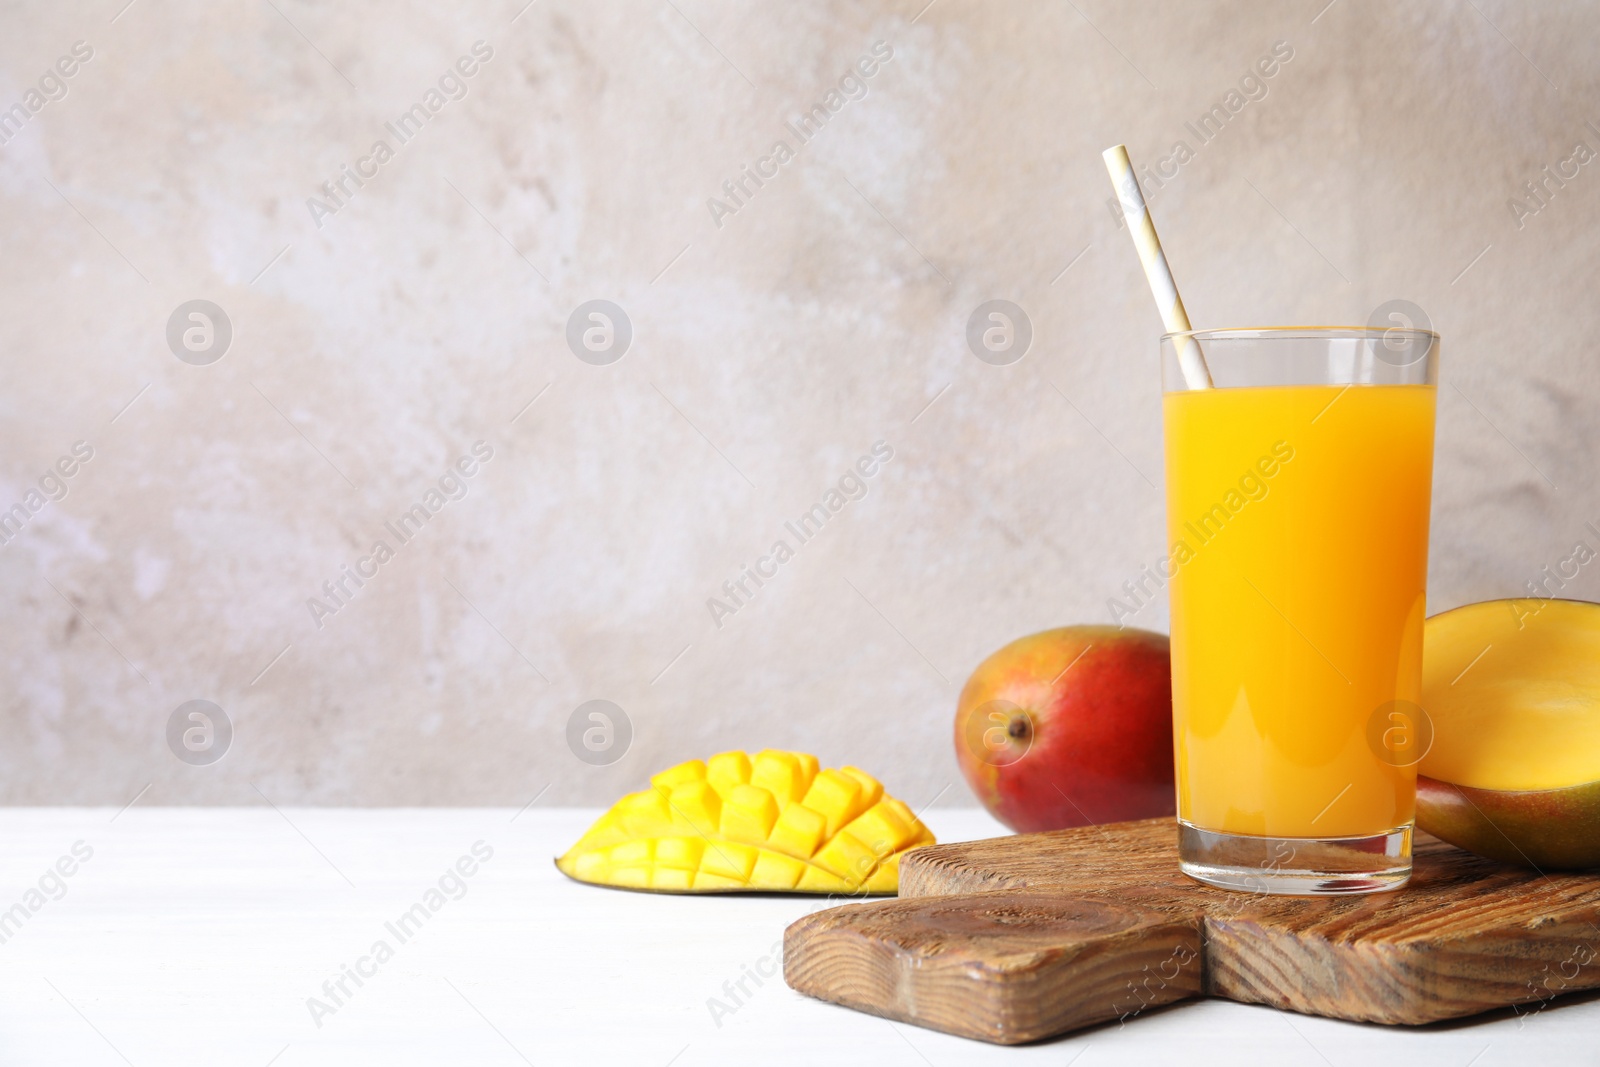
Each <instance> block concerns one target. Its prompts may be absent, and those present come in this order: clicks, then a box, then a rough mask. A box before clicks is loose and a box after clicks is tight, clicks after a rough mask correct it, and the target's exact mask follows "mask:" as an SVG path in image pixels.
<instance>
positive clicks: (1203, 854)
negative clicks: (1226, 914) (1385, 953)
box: [1178, 819, 1411, 896]
mask: <svg viewBox="0 0 1600 1067" xmlns="http://www.w3.org/2000/svg"><path fill="white" fill-rule="evenodd" d="M1178 866H1179V867H1180V868H1181V869H1182V871H1183V873H1184V874H1187V875H1188V876H1189V877H1190V878H1193V879H1195V880H1196V881H1198V882H1204V883H1205V884H1206V885H1210V886H1216V887H1217V888H1218V889H1232V890H1235V891H1237V892H1242V893H1263V894H1273V895H1288V896H1326V895H1330V894H1333V895H1338V894H1346V893H1382V892H1385V891H1387V890H1391V889H1399V888H1400V887H1401V886H1403V885H1405V884H1406V882H1408V881H1410V879H1411V827H1410V826H1401V827H1397V828H1396V829H1393V830H1388V831H1385V832H1384V833H1381V834H1372V835H1370V836H1366V837H1255V836H1252V835H1247V834H1225V833H1221V832H1219V831H1216V830H1202V829H1201V828H1200V827H1198V826H1194V825H1192V824H1190V823H1187V822H1184V821H1183V820H1182V819H1179V820H1178Z"/></svg>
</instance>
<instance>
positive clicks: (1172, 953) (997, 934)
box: [783, 818, 1600, 1044]
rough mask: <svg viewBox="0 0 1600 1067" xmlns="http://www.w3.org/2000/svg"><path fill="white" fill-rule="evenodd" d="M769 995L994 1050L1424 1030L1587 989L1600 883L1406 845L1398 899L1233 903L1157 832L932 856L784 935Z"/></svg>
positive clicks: (1037, 840) (953, 848) (1046, 837)
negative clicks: (1218, 1032) (1109, 1037)
mask: <svg viewBox="0 0 1600 1067" xmlns="http://www.w3.org/2000/svg"><path fill="white" fill-rule="evenodd" d="M783 976H784V979H785V981H787V982H788V983H789V985H790V986H792V987H794V988H795V989H797V990H799V991H800V992H802V993H806V994H809V995H811V996H814V997H819V998H821V999H823V1000H829V1001H833V1002H834V1003H837V1004H843V1005H845V1006H846V1007H850V1008H856V1009H858V1010H860V1011H866V1012H872V1013H873V1014H876V1015H883V1016H887V1017H888V1018H891V1019H898V1020H901V1021H903V1022H909V1023H916V1024H917V1025H919V1026H926V1027H929V1028H930V1029H934V1030H943V1031H945V1032H946V1033H952V1034H960V1035H962V1036H964V1037H973V1038H979V1039H981V1040H984V1041H993V1042H998V1043H1000V1044H1016V1043H1019V1042H1023V1041H1033V1040H1037V1039H1039V1038H1043V1037H1050V1036H1052V1035H1055V1034H1061V1033H1065V1032H1066V1031H1068V1030H1074V1029H1077V1028H1079V1027H1083V1026H1089V1025H1092V1024H1095V1023H1100V1022H1106V1021H1109V1020H1116V1019H1122V1020H1128V1019H1131V1018H1134V1017H1136V1016H1138V1015H1139V1014H1140V1013H1142V1012H1144V1011H1146V1010H1148V1009H1150V1008H1154V1007H1157V1006H1159V1005H1162V1004H1170V1003H1172V1002H1174V1001H1179V1000H1185V999H1187V998H1189V997H1200V996H1213V997H1226V998H1228V999H1230V1000H1237V1001H1244V1002H1246V1003H1252V1004H1270V1005H1272V1006H1273V1007H1277V1008H1285V1009H1288V1010H1290V1011H1297V1012H1304V1013H1306V1014H1310V1015H1325V1016H1329V1017H1332V1018H1336V1019H1357V1020H1361V1021H1365V1022H1378V1023H1426V1022H1433V1021H1436V1020H1439V1019H1451V1018H1457V1017H1459V1016H1463V1015H1472V1014H1474V1013H1476V1012H1481V1011H1487V1010H1489V1009H1491V1008H1501V1007H1505V1006H1507V1005H1512V1004H1533V1003H1537V1002H1543V1001H1546V1000H1549V999H1550V998H1551V997H1553V996H1556V995H1558V994H1560V993H1567V992H1573V991H1577V990H1582V989H1594V988H1597V987H1600V874H1550V875H1544V874H1540V873H1537V872H1534V871H1528V870H1521V869H1518V868H1514V867H1505V866H1501V865H1500V864H1497V863H1493V862H1491V861H1489V860H1484V859H1479V858H1478V857H1476V856H1473V855H1471V854H1469V853H1466V852H1462V851H1460V850H1459V849H1456V848H1453V847H1451V846H1450V845H1446V844H1445V843H1443V842H1442V841H1438V840H1436V839H1434V838H1431V837H1429V836H1427V835H1426V834H1419V835H1418V842H1417V845H1416V849H1415V872H1414V874H1413V875H1412V879H1411V882H1410V884H1409V885H1407V886H1406V887H1405V888H1403V889H1400V890H1397V891H1395V892H1390V893H1375V894H1369V895H1362V896H1345V897H1272V896H1260V895H1255V894H1248V893H1233V892H1226V891H1223V890H1218V889H1211V888H1209V887H1207V886H1203V885H1200V884H1199V883H1197V882H1194V881H1191V880H1190V879H1189V878H1186V877H1185V876H1184V875H1182V874H1180V873H1179V872H1178V856H1177V827H1176V824H1175V823H1174V821H1173V820H1172V819H1170V818H1168V819H1147V820H1144V821H1142V822H1129V823H1116V824H1112V825H1108V826H1089V827H1082V828H1080V829H1075V830H1057V831H1054V832H1051V833H1045V834H1024V835H1021V836H1017V837H1003V838H995V839H992V840H988V841H973V842H968V843H964V844H957V845H933V846H930V847H927V848H922V849H917V850H915V851H913V852H909V853H907V854H906V855H905V856H904V857H903V858H902V859H901V863H900V896H899V898H898V899H896V900H890V901H885V902H881V903H863V904H849V905H846V906H844V907H838V908H830V909H829V910H827V911H822V912H818V913H816V914H814V915H810V916H807V917H806V918H804V919H801V920H800V921H799V922H796V923H794V924H793V925H792V926H790V927H789V929H788V930H787V931H786V932H785V933H784V939H783ZM1529 1010H1532V1009H1529Z"/></svg>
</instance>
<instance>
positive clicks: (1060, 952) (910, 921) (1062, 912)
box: [783, 892, 1201, 1045]
mask: <svg viewBox="0 0 1600 1067" xmlns="http://www.w3.org/2000/svg"><path fill="white" fill-rule="evenodd" d="M1198 918H1199V916H1194V917H1192V918H1191V919H1190V920H1189V921H1183V920H1181V919H1177V918H1174V917H1173V916H1171V915H1167V914H1164V913H1162V912H1159V911H1155V910H1152V909H1149V908H1141V907H1138V906H1136V905H1129V904H1121V903H1117V902H1114V901H1111V900H1106V899H1102V898H1094V897H1067V896H1062V895H1059V894H1055V893H1049V892H1046V893H1029V892H1021V893H1017V892H993V893H982V894H978V895H975V896H954V897H923V898H920V899H912V900H896V901H894V902H892V903H888V904H882V905H878V906H875V907H871V908H859V907H854V906H845V907H840V908H831V909H829V910H828V911H824V912H819V913H817V914H815V915H812V916H808V917H807V918H805V919H802V920H800V921H799V922H797V923H795V924H794V925H792V926H790V927H789V929H788V930H787V931H786V932H785V934H784V951H783V975H784V980H785V981H787V982H788V983H789V985H790V986H792V987H793V988H795V989H798V990H800V991H801V992H803V993H809V994H811V995H813V996H818V997H822V998H823V999H826V1000H832V1001H834V1002H836V1003H839V1004H843V1005H845V1006H847V1007H851V1008H856V1009H859V1010H862V1011H868V1012H872V1013H874V1014H877V1015H884V1016H887V1017H889V1018H891V1019H900V1020H902V1021H905V1022H911V1023H919V1024H922V1025H928V1022H927V1020H930V1019H932V1020H937V1024H938V1025H937V1027H936V1028H937V1029H940V1030H944V1031H946V1032H947V1033H954V1034H961V1035H963V1036H965V1037H975V1038H979V1039H981V1040H984V1041H993V1042H996V1043H999V1044H1006V1045H1010V1044H1016V1043H1019V1042H1023V1041H1033V1040H1036V1039H1038V1038H1041V1037H1048V1036H1049V1035H1051V1034H1058V1033H1061V1032H1063V1031H1065V1030H1073V1029H1077V1028H1078V1027H1081V1026H1088V1025H1091V1024H1093V1023H1097V1022H1105V1021H1106V1020H1109V1019H1115V1018H1117V1017H1119V1016H1121V1015H1124V1014H1126V1013H1128V1012H1129V1011H1131V1010H1133V1009H1136V1008H1137V1009H1142V1008H1143V1007H1145V1006H1149V1005H1151V1004H1168V1003H1171V1002H1173V1001H1176V1000H1182V999H1184V998H1187V997H1192V996H1197V995H1199V993H1200V990H1201V986H1200V966H1199V958H1200V925H1199V922H1198V921H1197V920H1198ZM1144 968H1149V969H1153V970H1156V971H1157V972H1160V973H1170V979H1169V980H1165V981H1162V982H1161V983H1159V985H1154V986H1152V987H1151V988H1149V989H1147V990H1145V991H1144V992H1143V993H1142V994H1140V993H1136V992H1135V991H1134V990H1133V989H1132V988H1130V987H1129V983H1128V975H1129V973H1130V972H1139V971H1140V970H1141V969H1144Z"/></svg>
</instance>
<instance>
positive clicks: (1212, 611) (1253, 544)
mask: <svg viewBox="0 0 1600 1067" xmlns="http://www.w3.org/2000/svg"><path fill="white" fill-rule="evenodd" d="M1194 345H1198V347H1199V352H1200V354H1201V356H1202V357H1203V360H1204V364H1205V366H1206V368H1207V370H1208V372H1209V378H1210V381H1209V382H1206V381H1203V380H1201V381H1196V376H1195V374H1194V373H1192V372H1191V373H1190V374H1189V375H1188V376H1187V377H1186V376H1185V374H1184V373H1183V368H1182V366H1181V364H1180V358H1179V357H1180V355H1181V354H1184V350H1185V349H1189V350H1190V351H1189V353H1188V356H1189V358H1190V359H1191V360H1192V358H1193V352H1192V347H1191V346H1194ZM1438 359H1439V338H1438V335H1436V334H1434V333H1432V332H1430V331H1428V330H1421V329H1388V330H1384V329H1379V328H1359V327H1348V328H1339V327H1287V328H1275V329H1241V330H1203V331H1185V332H1181V333H1169V334H1167V335H1166V336H1164V337H1163V338H1162V383H1163V398H1162V403H1163V424H1164V429H1165V437H1166V495H1167V533H1168V543H1169V546H1170V549H1171V554H1170V557H1169V560H1168V562H1167V563H1166V564H1165V566H1164V568H1163V570H1164V572H1170V583H1169V593H1170V597H1171V607H1172V713H1173V745H1174V753H1175V759H1176V772H1177V794H1178V796H1177V800H1178V825H1179V861H1180V864H1181V866H1182V869H1183V871H1184V873H1186V874H1188V875H1189V876H1191V877H1193V878H1195V879H1198V880H1199V881H1202V882H1205V883H1207V884H1210V885H1214V886H1218V887H1222V888H1226V889H1235V890H1245V891H1253V892H1260V893H1290V894H1325V893H1364V892H1373V891H1378V890H1387V889H1397V888H1399V887H1400V886H1402V885H1404V884H1405V882H1406V880H1407V879H1408V878H1409V877H1410V875H1411V833H1412V821H1413V818H1414V811H1415V802H1416V763H1417V761H1418V760H1420V759H1421V757H1422V756H1423V755H1424V751H1422V750H1421V749H1422V748H1423V746H1424V745H1425V742H1426V740H1427V739H1426V738H1425V737H1423V736H1422V735H1423V734H1424V733H1426V729H1427V724H1426V717H1425V716H1424V715H1423V713H1422V711H1421V709H1420V708H1419V706H1418V704H1417V701H1418V700H1419V699H1420V696H1421V675H1422V623H1423V618H1424V616H1425V613H1426V607H1425V604H1426V599H1425V594H1426V586H1427V575H1428V509H1429V495H1430V492H1431V488H1432V479H1433V427H1434V407H1435V397H1436V380H1437V375H1438Z"/></svg>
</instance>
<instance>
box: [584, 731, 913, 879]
mask: <svg viewBox="0 0 1600 1067" xmlns="http://www.w3.org/2000/svg"><path fill="white" fill-rule="evenodd" d="M650 782H651V788H650V789H647V790H644V791H642V792H639V793H630V794H629V795H627V796H625V797H623V798H622V799H621V800H619V801H617V803H616V804H615V805H613V806H612V808H611V810H609V811H607V812H606V813H605V814H604V815H602V816H601V817H600V818H599V819H598V820H597V821H596V822H595V824H594V825H593V826H591V827H590V828H589V830H588V831H587V832H586V833H585V834H584V835H583V837H582V838H580V839H579V840H578V843H577V844H575V845H573V846H572V848H571V849H569V850H568V851H567V853H566V854H565V855H564V856H562V857H560V858H559V859H557V860H556V866H557V867H558V868H560V870H561V871H562V873H564V874H566V875H567V876H568V877H570V878H573V879H575V880H577V881H580V882H591V883H594V884H598V885H613V886H623V887H626V888H629V889H650V890H655V891H659V892H671V893H708V892H729V891H768V892H771V891H782V892H801V893H860V894H879V893H890V894H892V893H894V892H895V891H896V890H897V888H898V885H899V877H898V872H899V869H900V856H901V855H902V854H903V853H905V852H906V851H907V850H908V849H911V848H916V847H918V846H921V845H931V844H933V843H934V840H933V834H931V833H930V832H929V831H928V828H927V827H926V826H924V825H923V824H922V822H921V820H919V819H918V818H917V817H916V816H915V815H913V814H912V812H911V809H910V808H908V807H906V806H905V805H904V804H903V803H901V802H900V801H898V800H896V799H895V798H894V797H891V796H888V795H886V794H885V793H884V792H883V786H882V785H881V784H880V783H879V782H878V780H877V779H875V778H873V777H872V776H871V775H869V774H867V773H866V772H864V771H860V770H857V769H856V768H854V767H845V768H843V769H841V770H825V771H819V770H818V766H817V758H816V757H815V756H811V755H807V754H806V753H803V752H778V751H773V750H767V751H763V752H761V753H758V754H757V755H756V756H755V757H754V758H752V757H750V756H748V755H746V754H745V753H743V752H723V753H720V754H718V755H716V756H712V757H711V758H710V759H709V760H706V761H704V762H702V761H700V760H690V761H688V762H686V763H680V764H678V765H677V766H676V767H670V768H668V769H667V770H665V771H662V772H661V773H659V774H657V775H655V776H653V777H652V778H651V779H650ZM846 827H848V828H849V830H848V831H847V830H846Z"/></svg>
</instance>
